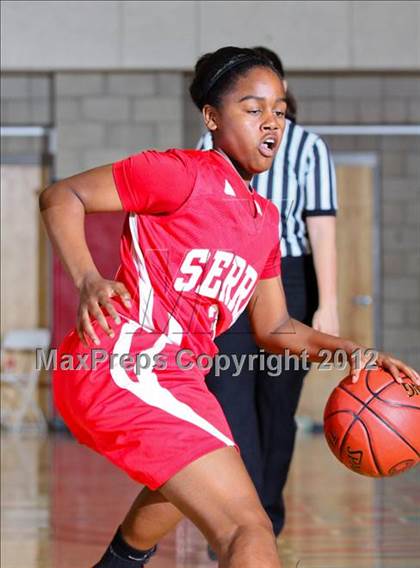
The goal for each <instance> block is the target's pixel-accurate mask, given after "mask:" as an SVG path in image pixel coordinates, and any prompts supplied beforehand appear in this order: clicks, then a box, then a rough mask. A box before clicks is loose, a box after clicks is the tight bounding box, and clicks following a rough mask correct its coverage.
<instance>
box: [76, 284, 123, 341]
mask: <svg viewBox="0 0 420 568" xmlns="http://www.w3.org/2000/svg"><path fill="white" fill-rule="evenodd" d="M113 296H120V298H121V300H122V302H123V304H124V306H125V307H126V308H130V307H131V298H130V294H129V292H128V290H127V288H126V287H125V286H124V284H122V283H121V282H116V281H114V280H106V279H105V278H102V277H101V276H99V275H88V276H86V277H85V278H84V279H83V281H82V283H81V285H80V303H79V309H78V312H77V325H76V329H77V334H78V336H79V337H80V340H81V341H82V343H83V345H85V346H86V347H87V346H88V343H87V340H86V337H89V338H90V339H91V340H92V341H93V343H94V344H95V345H99V343H100V341H99V338H98V336H97V334H96V333H95V330H94V328H93V325H92V321H91V318H94V319H96V320H97V321H98V323H99V325H100V326H101V328H102V329H103V330H104V331H105V333H106V334H107V335H108V336H109V337H114V336H115V333H114V330H113V329H112V327H110V326H109V323H108V321H107V319H106V317H105V314H104V311H103V310H105V311H106V312H107V313H108V314H109V315H110V316H111V317H112V319H113V320H114V321H115V323H116V324H120V323H121V318H120V316H119V315H118V313H117V311H116V310H115V307H114V306H113V304H112V302H110V298H112V297H113Z"/></svg>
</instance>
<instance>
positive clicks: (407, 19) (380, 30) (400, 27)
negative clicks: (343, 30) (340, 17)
mask: <svg viewBox="0 0 420 568" xmlns="http://www.w3.org/2000/svg"><path fill="white" fill-rule="evenodd" d="M352 12H353V25H352V33H351V36H350V38H351V44H352V47H351V49H352V53H353V58H352V66H353V67H356V68H358V69H363V68H370V69H372V68H380V69H395V68H400V69H410V68H413V67H417V68H420V54H419V35H420V23H419V3H418V2H407V1H400V2H371V1H369V2H366V1H364V2H359V1H357V2H353V3H352Z"/></svg>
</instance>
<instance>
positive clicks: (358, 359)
mask: <svg viewBox="0 0 420 568" xmlns="http://www.w3.org/2000/svg"><path fill="white" fill-rule="evenodd" d="M373 353H374V351H373V350H372V349H365V348H363V347H359V348H357V349H355V350H354V351H352V354H351V356H350V374H351V377H352V381H353V383H355V382H357V381H358V379H359V376H360V372H361V370H362V369H364V368H365V367H366V365H369V366H370V365H372V364H374V365H375V366H376V367H382V368H383V369H385V370H386V371H388V372H389V373H390V374H391V375H392V376H393V377H394V379H395V380H396V381H397V383H400V384H401V383H403V377H401V375H406V376H407V377H409V378H410V379H411V380H412V381H413V382H414V383H415V384H416V385H419V386H420V375H419V373H418V372H417V371H415V370H414V369H413V368H412V367H410V366H409V365H407V364H406V363H404V362H403V361H400V360H399V359H397V358H396V357H394V356H392V355H390V354H389V353H382V352H380V351H379V352H377V353H376V355H375V356H374V357H372V354H373Z"/></svg>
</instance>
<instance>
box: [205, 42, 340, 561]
mask: <svg viewBox="0 0 420 568" xmlns="http://www.w3.org/2000/svg"><path fill="white" fill-rule="evenodd" d="M256 49H257V50H258V51H260V52H261V53H263V54H264V55H265V56H266V57H268V58H269V59H270V60H271V62H272V63H273V64H274V66H275V67H276V68H277V70H278V71H279V72H280V74H281V75H282V77H283V78H284V70H283V66H282V63H281V61H280V59H279V58H278V57H277V55H276V54H275V53H273V52H272V51H271V50H268V49H266V48H263V47H260V48H256ZM284 83H285V88H286V89H287V82H286V81H285V80H284ZM288 99H289V102H288V114H287V115H286V117H287V118H286V128H285V131H284V134H283V138H282V141H281V145H280V148H279V150H278V153H277V155H276V157H275V159H274V162H273V164H272V167H271V169H270V170H269V171H267V172H264V173H262V174H260V175H257V176H255V177H254V179H253V187H254V188H255V189H256V190H257V191H258V193H260V194H261V195H263V196H264V197H267V198H268V199H270V200H271V201H273V203H275V204H276V205H277V207H278V208H279V210H280V227H279V231H280V234H281V253H282V280H283V286H284V290H285V294H286V300H287V306H288V310H289V314H290V316H291V317H292V318H295V319H297V320H299V321H302V322H304V323H306V324H308V325H312V326H313V327H314V328H315V329H318V330H320V331H323V332H325V333H329V334H331V335H338V316H337V291H336V250H335V216H336V212H337V195H336V181H335V172H334V165H333V163H332V160H331V156H330V153H329V150H328V148H327V146H326V144H325V142H324V141H323V140H322V139H321V138H320V137H319V136H318V135H316V134H314V133H312V132H308V131H307V130H305V129H303V128H301V127H300V126H298V125H297V124H296V123H295V118H296V103H295V101H294V99H293V97H292V96H291V95H290V93H289V94H288ZM211 148H212V138H211V135H210V132H208V133H206V134H205V135H203V136H202V138H201V140H200V142H199V144H198V149H202V150H208V149H211ZM216 343H217V345H218V347H219V349H220V352H221V353H225V354H227V355H228V356H230V355H233V354H254V353H260V351H259V349H258V347H257V346H256V345H255V343H254V341H253V338H252V334H251V330H250V326H249V321H248V316H247V314H246V313H245V314H243V315H242V316H241V317H240V318H239V319H238V321H237V322H236V324H235V325H234V326H233V327H232V328H230V330H229V331H228V332H227V333H225V334H223V335H222V336H221V337H220V338H218V339H217V340H216ZM280 363H281V364H282V367H279V368H283V367H284V364H283V363H284V360H282V361H281V362H280ZM266 367H267V366H266V365H265V368H266ZM305 374H306V370H304V369H301V368H300V369H295V368H294V367H293V365H292V370H284V371H283V372H282V373H281V375H277V376H273V373H267V371H263V370H261V369H256V370H250V369H248V368H244V369H243V370H242V372H241V374H240V376H239V377H232V376H231V374H230V373H229V371H225V372H224V373H221V375H220V376H215V375H214V374H212V373H211V372H210V373H209V375H207V378H206V382H207V386H208V387H209V389H210V391H211V392H212V393H213V394H214V395H215V396H216V398H217V399H218V400H219V402H220V404H221V406H222V408H223V410H224V412H225V415H226V418H227V420H228V422H229V424H230V427H231V429H232V433H233V436H234V439H235V441H236V442H237V444H238V445H239V447H240V450H241V455H242V458H243V460H244V462H245V465H246V467H247V469H248V472H249V474H250V476H251V478H252V480H253V482H254V484H255V487H256V489H257V491H258V494H259V496H260V499H261V502H262V504H263V506H264V508H265V510H266V512H267V514H268V515H269V517H270V519H271V521H272V523H273V528H274V532H275V534H276V535H277V536H278V535H279V534H280V532H281V530H282V528H283V525H284V520H285V510H284V502H283V496H282V494H283V488H284V485H285V483H286V479H287V474H288V470H289V465H290V462H291V459H292V454H293V447H294V440H295V432H296V424H295V418H294V416H295V412H296V408H297V405H298V402H299V396H300V393H301V389H302V384H303V379H304V377H305ZM210 552H211V551H210Z"/></svg>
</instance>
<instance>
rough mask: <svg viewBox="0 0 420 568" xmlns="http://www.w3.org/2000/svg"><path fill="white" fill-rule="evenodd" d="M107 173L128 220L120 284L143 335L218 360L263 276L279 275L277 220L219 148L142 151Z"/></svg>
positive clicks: (274, 207) (276, 215)
mask: <svg viewBox="0 0 420 568" xmlns="http://www.w3.org/2000/svg"><path fill="white" fill-rule="evenodd" d="M113 174H114V179H115V184H116V187H117V190H118V193H119V195H120V198H121V202H122V204H123V207H124V209H125V210H126V211H128V212H129V215H128V217H127V220H126V223H125V226H124V231H123V235H122V242H121V261H122V263H121V266H120V268H119V271H118V273H117V276H116V279H117V280H120V281H122V282H124V283H125V284H126V286H127V287H128V289H129V292H130V293H131V295H132V299H133V306H134V307H133V310H134V311H132V312H131V313H130V317H132V318H134V319H135V320H136V321H138V322H139V323H140V325H141V327H142V328H143V329H144V330H145V331H146V332H148V333H157V334H165V335H167V337H168V338H169V342H170V343H173V344H176V345H182V347H187V348H190V349H192V350H193V351H194V353H196V354H198V353H206V354H209V355H214V354H215V353H216V352H217V348H216V346H215V344H214V342H213V339H214V337H215V336H216V335H219V334H220V333H222V332H224V331H225V330H226V329H228V328H229V327H230V326H231V325H232V323H233V322H234V321H235V320H236V319H237V318H238V316H239V315H240V313H241V312H242V311H243V310H244V309H245V307H246V305H247V303H248V301H249V299H250V297H251V295H252V293H253V291H254V289H255V286H256V284H257V281H258V279H259V278H273V277H275V276H278V275H279V273H280V244H279V229H278V227H279V215H278V211H277V208H276V206H275V205H273V204H272V203H271V202H270V201H268V200H266V199H265V198H263V197H261V196H260V195H258V194H257V193H256V192H255V191H253V190H252V189H251V188H247V187H246V185H245V184H244V182H243V180H242V178H241V177H240V176H239V174H238V173H237V171H236V170H235V169H234V167H233V166H232V165H231V163H230V162H229V161H228V160H227V159H226V158H225V157H224V156H223V155H222V154H220V153H218V152H216V151H213V150H211V151H192V150H188V151H184V150H168V151H166V152H155V151H148V152H142V153H140V154H138V155H135V156H132V157H130V158H127V159H125V160H122V161H120V162H118V163H116V164H114V166H113Z"/></svg>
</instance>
